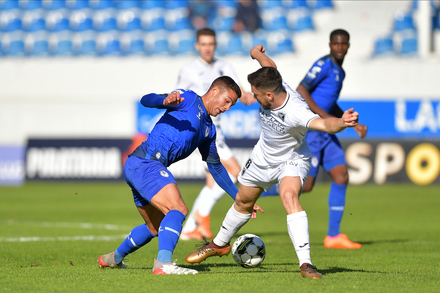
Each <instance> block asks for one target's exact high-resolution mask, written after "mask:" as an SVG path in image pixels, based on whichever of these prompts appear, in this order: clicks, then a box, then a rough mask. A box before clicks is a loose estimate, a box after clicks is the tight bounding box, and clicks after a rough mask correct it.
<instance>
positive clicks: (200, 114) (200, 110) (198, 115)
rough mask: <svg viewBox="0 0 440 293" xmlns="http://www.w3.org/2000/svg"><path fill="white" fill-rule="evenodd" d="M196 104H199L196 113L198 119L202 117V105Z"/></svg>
mask: <svg viewBox="0 0 440 293" xmlns="http://www.w3.org/2000/svg"><path fill="white" fill-rule="evenodd" d="M198 106H199V113H197V118H199V120H200V118H201V117H202V114H203V109H202V106H200V104H198Z"/></svg>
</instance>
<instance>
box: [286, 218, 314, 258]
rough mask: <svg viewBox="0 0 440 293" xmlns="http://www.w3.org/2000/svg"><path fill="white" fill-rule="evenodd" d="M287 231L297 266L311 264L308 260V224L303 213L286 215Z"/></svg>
mask: <svg viewBox="0 0 440 293" xmlns="http://www.w3.org/2000/svg"><path fill="white" fill-rule="evenodd" d="M287 231H288V232H289V236H290V239H291V240H292V243H293V246H294V247H295V251H296V255H297V256H298V260H299V266H301V265H302V264H303V263H309V264H312V260H311V258H310V237H309V222H308V220H307V214H306V212H305V211H302V212H299V213H293V214H290V215H287Z"/></svg>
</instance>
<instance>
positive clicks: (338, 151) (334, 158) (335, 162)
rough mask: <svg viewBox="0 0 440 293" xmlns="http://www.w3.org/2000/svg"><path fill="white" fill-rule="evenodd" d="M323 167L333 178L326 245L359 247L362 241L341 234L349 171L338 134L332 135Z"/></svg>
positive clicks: (329, 200)
mask: <svg viewBox="0 0 440 293" xmlns="http://www.w3.org/2000/svg"><path fill="white" fill-rule="evenodd" d="M323 158H324V160H323V167H324V169H325V170H326V171H327V172H328V174H329V175H330V177H331V178H332V184H331V187H330V192H329V197H328V206H329V223H328V232H327V236H326V237H325V239H324V246H325V247H327V248H341V249H358V248H361V246H362V245H361V244H360V243H355V242H352V241H350V240H349V239H348V237H347V236H346V235H345V234H341V231H340V226H341V220H342V216H343V214H344V209H345V197H346V192H347V185H348V171H347V166H346V163H345V154H344V151H343V149H342V146H341V144H340V143H339V141H338V139H337V138H336V136H332V142H331V143H329V144H328V145H327V146H326V148H325V150H324V155H323Z"/></svg>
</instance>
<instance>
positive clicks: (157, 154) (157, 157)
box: [156, 152, 162, 160]
mask: <svg viewBox="0 0 440 293" xmlns="http://www.w3.org/2000/svg"><path fill="white" fill-rule="evenodd" d="M161 155H162V154H161V153H159V152H157V153H156V159H158V160H159V159H160V156H161Z"/></svg>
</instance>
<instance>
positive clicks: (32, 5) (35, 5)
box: [18, 0, 42, 10]
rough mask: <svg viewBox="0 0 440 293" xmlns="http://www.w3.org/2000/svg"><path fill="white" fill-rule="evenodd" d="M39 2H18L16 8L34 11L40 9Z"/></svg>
mask: <svg viewBox="0 0 440 293" xmlns="http://www.w3.org/2000/svg"><path fill="white" fill-rule="evenodd" d="M41 5H42V3H41V0H19V1H18V6H19V7H20V9H23V10H34V9H40V8H41Z"/></svg>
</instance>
